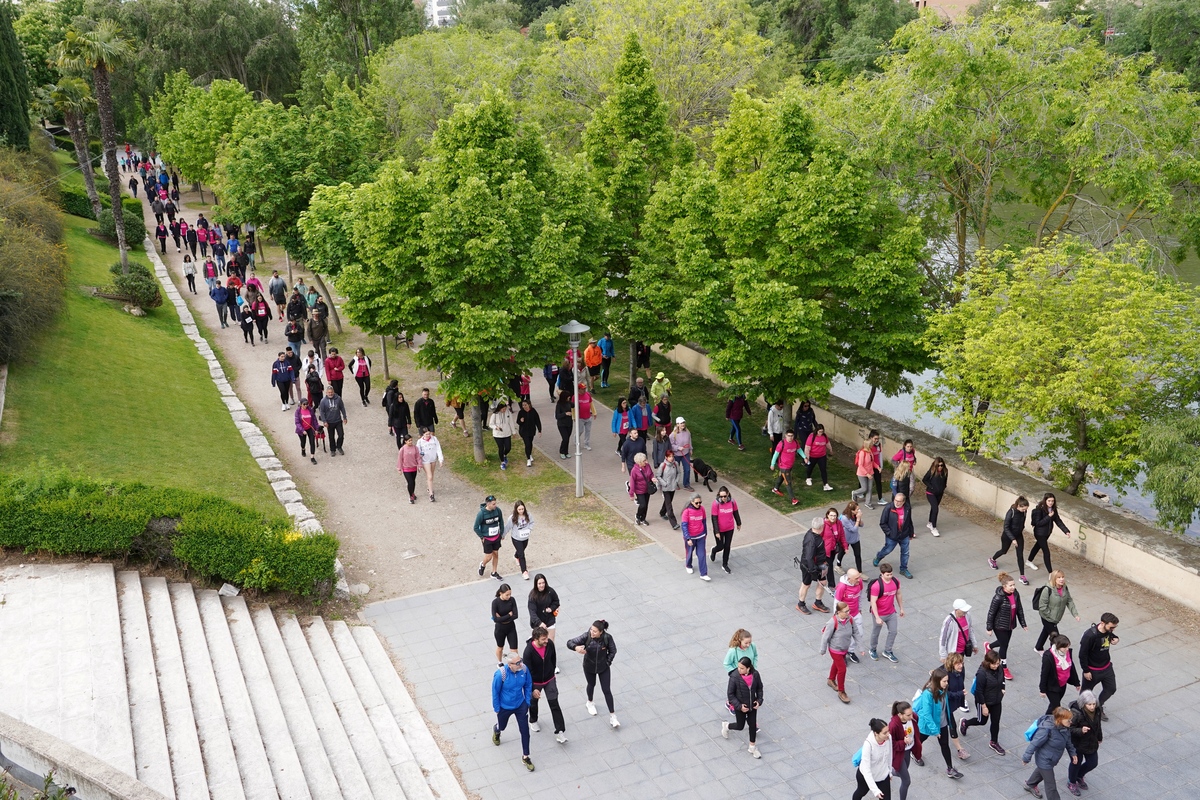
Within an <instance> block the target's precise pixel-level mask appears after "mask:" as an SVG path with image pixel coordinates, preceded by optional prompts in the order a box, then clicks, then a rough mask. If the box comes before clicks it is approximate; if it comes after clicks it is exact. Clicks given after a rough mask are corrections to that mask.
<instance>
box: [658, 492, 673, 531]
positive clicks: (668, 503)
mask: <svg viewBox="0 0 1200 800" xmlns="http://www.w3.org/2000/svg"><path fill="white" fill-rule="evenodd" d="M658 515H659V516H660V517H662V518H663V519H665V520H668V521H669V522H670V523H671V524H672V525H675V524H677V521H676V519H675V492H674V491H670V492H667V491H664V492H663V493H662V508H660V509H659V510H658Z"/></svg>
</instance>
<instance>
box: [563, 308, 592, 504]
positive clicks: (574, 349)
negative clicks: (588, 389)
mask: <svg viewBox="0 0 1200 800" xmlns="http://www.w3.org/2000/svg"><path fill="white" fill-rule="evenodd" d="M559 330H560V331H562V332H563V333H565V334H566V335H567V344H569V345H570V346H571V370H572V375H573V378H572V381H571V394H572V396H573V397H574V398H575V424H574V426H573V427H574V428H575V496H576V497H583V449H582V448H581V447H580V446H579V343H580V342H582V341H583V335H584V334H585V333H587V332H588V331H590V330H591V328H590V327H588V326H587V325H584V324H583V323H582V322H578V321H576V320H571V321H570V322H568V323H567V324H566V325H563V326H562V327H560V328H559Z"/></svg>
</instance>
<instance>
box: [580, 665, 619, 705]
mask: <svg viewBox="0 0 1200 800" xmlns="http://www.w3.org/2000/svg"><path fill="white" fill-rule="evenodd" d="M583 677H585V678H587V699H588V702H589V703H590V702H592V696H593V695H594V694H595V691H596V678H599V679H600V691H602V692H604V702H605V703H607V704H608V713H610V714H612V713H614V712H615V711H616V710H617V707H616V706H615V705H613V696H612V689H611V688H610V687H609V681H610V680H611V679H612V670H608V669H606V670H604V672H600V673H597V672H596V671H595V670H593V669H592V668H591V667H589V666H587V665H586V664H585V665H584V666H583Z"/></svg>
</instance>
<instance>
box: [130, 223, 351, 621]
mask: <svg viewBox="0 0 1200 800" xmlns="http://www.w3.org/2000/svg"><path fill="white" fill-rule="evenodd" d="M143 246H144V247H145V248H146V255H147V256H148V257H149V258H150V263H151V264H152V265H153V266H154V276H155V277H156V278H158V282H159V284H160V285H161V286H162V290H163V295H164V296H165V297H166V298H167V300H169V301H170V302H171V305H173V306H174V307H175V311H176V312H178V314H179V321H180V322H182V323H183V331H184V334H185V335H186V336H187V337H188V338H189V339H191V340H192V343H193V344H195V345H196V349H197V350H198V351H199V352H200V355H201V357H203V358H204V361H205V363H206V365H207V366H208V374H209V376H211V377H212V381H213V383H214V384H215V385H216V387H217V391H218V392H219V393H220V395H221V402H222V403H224V404H225V407H226V408H227V409H228V410H229V416H230V418H231V419H232V420H233V424H234V426H235V427H236V428H237V431H238V433H239V434H240V435H241V437H242V440H243V441H245V443H246V446H247V447H248V448H249V449H250V455H251V456H253V457H254V460H255V461H256V462H258V466H259V467H260V468H261V469H262V470H263V471H264V472H265V473H266V475H267V481H268V482H269V483H270V484H271V490H272V491H273V492H275V497H277V498H278V499H279V502H280V505H282V506H283V508H284V510H285V511H286V512H287V513H288V516H290V517H291V518H292V521H293V522H294V523H295V525H296V529H297V530H299V531H301V532H302V533H304V534H306V535H312V534H316V533H321V532H322V531H323V530H324V529H323V528H322V527H321V523H320V521H319V520H317V518H316V515H315V514H313V513H312V511H311V510H309V508H308V506H306V505H305V504H304V498H303V497H301V495H300V492H299V491H297V490H296V484H295V482H294V481H293V480H292V476H291V474H289V473H288V472H287V471H285V470H284V469H283V464H282V463H281V462H280V461H279V458H278V457H277V456H276V455H275V450H274V448H273V447H272V446H271V442H270V440H269V439H267V437H266V436H265V435H264V434H263V432H262V429H261V428H259V427H258V426H257V425H255V424H254V423H253V422H252V421H251V420H250V414H249V412H248V411H247V410H246V406H245V404H244V403H242V401H241V399H240V398H238V396H237V392H235V391H234V389H233V385H232V384H231V383H230V382H229V378H228V377H227V376H226V375H225V369H224V367H222V366H221V362H219V361H218V360H217V356H216V353H215V352H214V351H213V348H212V345H210V344H209V343H208V340H207V339H205V338H204V336H203V335H201V333H200V329H199V327H198V326H197V325H196V318H195V317H193V316H192V310H191V309H190V308H188V305H187V300H185V299H184V298H183V295H182V294H180V293H179V290H178V289H177V288H175V283H174V281H172V280H171V273H170V272H168V271H167V267H166V265H165V264H163V262H162V259H161V258H159V256H158V253H157V252H155V250H154V243H153V242H152V241H150V239H148V238H147V239H146V240H145V242H144V244H143ZM334 569H335V571H336V573H337V584H336V587H335V591H336V592H337V593H338V595H339V596H341V597H349V596H350V584H349V583H348V582H347V581H346V569H345V567H343V566H342V560H341V559H340V558H339V559H337V561H335V562H334Z"/></svg>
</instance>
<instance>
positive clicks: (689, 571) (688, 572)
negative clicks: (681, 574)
mask: <svg viewBox="0 0 1200 800" xmlns="http://www.w3.org/2000/svg"><path fill="white" fill-rule="evenodd" d="M684 569H686V570H687V574H688V575H691V574H692V568H691V567H684Z"/></svg>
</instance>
